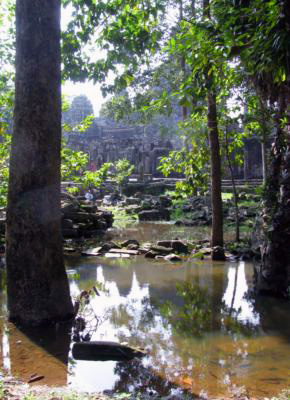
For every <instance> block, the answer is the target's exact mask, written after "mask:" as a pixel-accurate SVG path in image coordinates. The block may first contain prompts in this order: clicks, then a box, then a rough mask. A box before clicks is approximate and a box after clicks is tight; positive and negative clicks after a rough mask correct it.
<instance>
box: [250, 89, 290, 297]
mask: <svg viewBox="0 0 290 400" xmlns="http://www.w3.org/2000/svg"><path fill="white" fill-rule="evenodd" d="M289 99H290V94H289ZM285 108H286V106H285V104H284V106H282V107H281V113H280V115H277V117H276V124H277V134H276V138H275V141H274V143H273V144H272V155H271V157H272V162H271V165H270V168H269V176H268V184H267V190H266V209H265V210H264V225H265V227H266V232H265V242H264V243H263V246H262V264H261V266H260V269H259V271H258V273H257V276H256V289H257V291H258V292H259V293H266V294H271V295H276V296H287V295H288V287H289V284H290V251H289V248H290V232H289V226H290V133H289V132H287V131H286V129H285V130H283V129H282V127H281V122H280V121H281V117H282V116H283V114H284V113H283V111H284V110H285Z"/></svg>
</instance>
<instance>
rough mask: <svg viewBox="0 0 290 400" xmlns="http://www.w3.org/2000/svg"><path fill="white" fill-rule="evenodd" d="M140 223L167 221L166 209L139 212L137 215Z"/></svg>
mask: <svg viewBox="0 0 290 400" xmlns="http://www.w3.org/2000/svg"><path fill="white" fill-rule="evenodd" d="M138 217H139V220H140V221H164V220H165V221H169V220H170V212H169V210H168V209H167V208H162V209H153V210H145V211H141V212H140V213H139V214H138Z"/></svg>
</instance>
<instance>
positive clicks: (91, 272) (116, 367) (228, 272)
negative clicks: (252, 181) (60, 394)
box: [0, 224, 290, 398]
mask: <svg viewBox="0 0 290 400" xmlns="http://www.w3.org/2000/svg"><path fill="white" fill-rule="evenodd" d="M168 228H169V227H168V226H167V229H165V228H164V225H152V224H143V225H139V226H135V228H133V229H134V230H135V234H134V235H133V234H132V232H130V231H128V230H126V231H121V232H120V231H117V232H112V235H113V236H116V235H117V236H119V237H120V236H122V237H123V238H125V237H130V238H133V237H134V238H137V239H142V240H143V241H146V240H147V241H148V240H150V241H153V240H155V239H161V238H166V235H168ZM163 229H164V230H163ZM170 229H171V230H172V231H171V232H170V236H169V237H171V238H172V237H174V235H173V233H176V235H175V236H178V237H180V238H181V237H189V236H190V235H192V228H187V230H186V228H182V229H183V230H182V231H179V232H173V229H177V228H173V227H170V228H169V230H170ZM207 234H208V232H206V231H203V232H199V233H198V232H196V237H197V238H199V237H198V235H202V236H203V237H202V238H204V237H205V236H206V235H207ZM67 268H68V273H69V275H70V276H71V292H72V295H73V296H77V295H78V294H79V293H80V292H81V291H82V290H84V289H86V290H88V289H90V288H92V287H93V286H94V285H95V283H96V282H98V283H100V284H102V287H103V288H104V289H105V290H101V291H100V296H95V297H93V298H92V300H91V307H92V310H91V312H95V313H96V315H97V316H98V319H99V321H98V326H97V329H95V320H93V321H92V325H91V328H92V331H91V334H92V340H106V341H108V340H113V341H118V342H127V343H128V344H130V345H133V346H139V347H142V348H145V349H146V350H147V351H148V356H147V357H145V358H144V359H142V360H134V361H131V362H113V361H106V362H95V361H76V360H73V358H72V356H71V346H72V343H71V341H70V336H69V334H68V333H67V330H65V329H64V328H63V327H58V329H54V330H51V331H47V330H43V331H39V330H38V331H37V332H35V331H34V332H23V331H19V330H18V329H17V328H15V326H14V325H12V324H8V323H7V322H6V321H5V301H4V299H2V300H3V301H2V304H3V305H2V314H3V318H2V323H1V324H2V325H1V327H2V329H1V333H2V339H1V349H0V350H1V354H0V355H1V360H2V364H3V366H4V367H5V368H6V369H8V370H9V371H10V372H11V373H12V374H14V375H16V376H18V377H20V378H22V379H24V380H28V379H29V376H30V375H32V374H34V373H36V374H39V375H43V376H44V379H43V380H41V381H39V382H37V384H46V385H51V386H58V385H69V386H71V387H74V388H78V389H81V390H85V391H103V390H113V391H117V392H124V391H126V392H134V391H141V392H147V393H148V392H150V393H151V394H158V395H160V397H161V396H166V395H169V394H174V393H181V392H182V390H184V391H185V392H187V393H192V394H193V395H200V394H201V393H202V394H204V395H206V394H207V395H208V396H225V395H227V394H229V390H230V389H231V388H233V387H234V385H236V386H238V387H241V386H244V388H245V389H246V390H247V392H248V393H249V394H250V395H252V396H256V397H261V398H262V397H266V396H271V395H275V394H277V393H279V392H280V391H281V390H282V389H284V388H289V387H290V319H289V308H290V305H289V303H288V302H282V301H279V300H276V299H264V298H262V299H254V298H252V297H251V296H250V295H249V289H250V287H251V284H252V274H253V271H252V269H253V268H252V265H250V264H246V263H244V262H231V263H230V262H215V263H213V262H211V261H209V260H207V261H186V260H185V261H184V262H182V263H178V264H171V263H168V262H164V261H160V260H158V261H154V260H153V261H152V260H147V259H144V258H143V257H142V256H137V257H133V258H130V259H105V258H80V257H76V256H70V257H69V258H67ZM77 275H79V276H78V279H75V278H76V277H77ZM192 305H194V307H193V306H192ZM88 328H89V327H88Z"/></svg>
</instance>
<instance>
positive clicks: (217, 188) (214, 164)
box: [207, 92, 224, 246]
mask: <svg viewBox="0 0 290 400" xmlns="http://www.w3.org/2000/svg"><path fill="white" fill-rule="evenodd" d="M207 121H208V135H209V144H210V160H211V204H212V233H211V245H212V246H223V242H224V240H223V207H222V190H221V157H220V145H219V137H218V126H217V110H216V96H215V94H214V93H213V92H209V93H208V114H207Z"/></svg>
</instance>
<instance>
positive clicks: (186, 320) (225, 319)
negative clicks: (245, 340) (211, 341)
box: [159, 273, 257, 336]
mask: <svg viewBox="0 0 290 400" xmlns="http://www.w3.org/2000/svg"><path fill="white" fill-rule="evenodd" d="M236 288H237V273H236V275H235V282H234V291H233V297H232V301H231V306H230V307H227V306H226V304H225V303H224V302H222V301H219V302H218V305H217V304H215V306H214V307H213V306H212V304H213V303H214V301H215V296H212V297H211V296H210V293H209V290H208V289H207V288H202V287H200V286H199V285H198V284H196V283H192V282H182V283H178V284H176V292H177V295H178V297H179V299H180V300H181V301H178V304H179V305H176V304H175V303H173V302H170V301H167V302H165V303H164V304H162V305H160V306H159V310H160V313H161V315H162V317H163V319H164V321H163V322H164V324H166V323H169V324H171V325H172V327H173V328H174V329H175V330H176V333H179V334H182V335H185V336H202V335H203V334H205V333H207V332H210V331H213V330H214V328H215V329H218V330H222V331H225V332H226V333H228V334H237V333H240V334H244V335H247V336H248V335H251V334H253V333H254V332H256V330H257V328H256V326H255V325H253V324H251V323H249V322H248V321H247V322H244V321H240V320H239V315H240V313H241V309H240V308H239V309H238V310H236V309H234V306H233V305H234V301H235V295H236Z"/></svg>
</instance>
